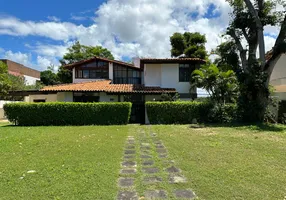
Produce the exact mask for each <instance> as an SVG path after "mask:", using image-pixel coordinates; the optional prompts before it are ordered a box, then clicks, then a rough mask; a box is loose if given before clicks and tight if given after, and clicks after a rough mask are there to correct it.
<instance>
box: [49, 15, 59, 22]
mask: <svg viewBox="0 0 286 200" xmlns="http://www.w3.org/2000/svg"><path fill="white" fill-rule="evenodd" d="M47 18H48V20H51V21H54V22H59V21H61V19H60V18H58V17H56V16H48V17H47Z"/></svg>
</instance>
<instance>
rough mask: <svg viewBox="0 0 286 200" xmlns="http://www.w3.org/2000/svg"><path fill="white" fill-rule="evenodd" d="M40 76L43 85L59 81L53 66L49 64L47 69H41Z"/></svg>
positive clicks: (55, 83)
mask: <svg viewBox="0 0 286 200" xmlns="http://www.w3.org/2000/svg"><path fill="white" fill-rule="evenodd" d="M40 77H41V82H42V83H43V84H44V85H57V84H59V83H61V82H60V81H59V78H58V75H57V74H56V73H55V72H54V66H49V67H48V69H47V70H45V71H42V72H41V75H40Z"/></svg>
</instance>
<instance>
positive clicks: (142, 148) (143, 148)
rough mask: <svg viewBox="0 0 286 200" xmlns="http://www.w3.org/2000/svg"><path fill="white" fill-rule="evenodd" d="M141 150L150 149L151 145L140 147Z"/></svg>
mask: <svg viewBox="0 0 286 200" xmlns="http://www.w3.org/2000/svg"><path fill="white" fill-rule="evenodd" d="M140 149H141V150H150V149H151V147H140Z"/></svg>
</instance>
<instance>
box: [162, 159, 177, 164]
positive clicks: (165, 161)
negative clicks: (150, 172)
mask: <svg viewBox="0 0 286 200" xmlns="http://www.w3.org/2000/svg"><path fill="white" fill-rule="evenodd" d="M174 163H175V161H173V160H164V161H163V164H164V165H171V164H174Z"/></svg>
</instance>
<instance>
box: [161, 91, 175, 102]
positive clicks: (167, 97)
mask: <svg viewBox="0 0 286 200" xmlns="http://www.w3.org/2000/svg"><path fill="white" fill-rule="evenodd" d="M161 100H162V101H178V100H180V95H179V94H178V93H176V94H174V95H171V94H168V93H163V94H162V95H161Z"/></svg>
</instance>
